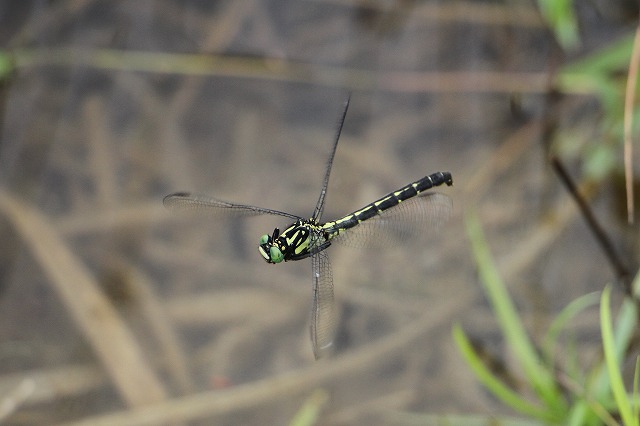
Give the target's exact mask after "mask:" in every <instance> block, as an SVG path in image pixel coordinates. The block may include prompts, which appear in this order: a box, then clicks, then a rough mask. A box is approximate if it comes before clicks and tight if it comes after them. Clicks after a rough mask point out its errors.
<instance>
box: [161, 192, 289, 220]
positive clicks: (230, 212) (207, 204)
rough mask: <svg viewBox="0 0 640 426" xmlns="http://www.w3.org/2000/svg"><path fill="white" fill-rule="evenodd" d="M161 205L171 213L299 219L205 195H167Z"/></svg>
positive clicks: (286, 214)
mask: <svg viewBox="0 0 640 426" xmlns="http://www.w3.org/2000/svg"><path fill="white" fill-rule="evenodd" d="M162 203H163V204H164V206H165V207H166V208H167V209H169V210H171V211H179V212H190V213H197V214H204V215H210V216H221V217H245V216H258V215H263V214H269V215H276V216H284V217H289V218H291V219H299V217H298V216H295V215H292V214H289V213H285V212H281V211H278V210H272V209H266V208H263V207H257V206H249V205H245V204H235V203H229V202H227V201H222V200H218V199H217V198H213V197H209V196H207V195H202V194H196V193H191V192H176V193H175V194H171V195H167V196H166V197H164V199H163V200H162Z"/></svg>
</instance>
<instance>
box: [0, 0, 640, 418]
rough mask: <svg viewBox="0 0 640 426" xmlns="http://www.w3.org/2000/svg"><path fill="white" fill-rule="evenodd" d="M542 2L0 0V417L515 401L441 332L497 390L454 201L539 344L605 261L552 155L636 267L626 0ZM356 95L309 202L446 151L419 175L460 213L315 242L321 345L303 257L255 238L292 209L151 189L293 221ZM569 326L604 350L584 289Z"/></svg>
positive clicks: (254, 414)
mask: <svg viewBox="0 0 640 426" xmlns="http://www.w3.org/2000/svg"><path fill="white" fill-rule="evenodd" d="M557 3H558V4H560V3H562V4H564V5H565V9H563V11H561V12H560V13H557V14H555V15H554V14H553V13H554V12H553V11H551V12H550V11H549V7H548V5H549V4H553V2H551V3H550V2H545V1H540V2H535V1H471V0H455V1H414V0H396V1H393V0H389V1H383V0H379V1H376V0H372V1H369V0H357V1H325V0H318V1H310V0H309V1H253V0H241V1H169V0H166V1H151V0H149V1H136V2H99V1H93V0H69V1H63V0H60V1H20V2H17V1H14V2H10V1H7V2H3V3H2V4H1V5H0V46H2V51H1V52H0V53H1V54H2V55H1V57H0V72H1V73H2V74H1V75H2V81H1V86H0V94H1V96H2V104H1V105H2V109H1V110H0V113H1V116H0V117H1V123H2V124H1V126H2V127H1V129H0V130H1V133H0V235H1V237H0V238H1V239H0V422H4V423H6V424H12V425H32V424H57V423H70V424H92V425H93V424H113V425H116V424H117V425H123V424H164V423H168V424H225V425H226V424H228V425H232V424H233V425H237V424H245V425H252V424H256V425H258V424H259V425H266V424H269V425H271V424H273V425H276V424H289V423H290V422H292V421H293V420H294V418H296V415H299V414H300V413H301V412H302V411H301V410H303V409H304V407H312V408H314V407H315V408H316V409H317V410H318V416H319V418H318V420H317V424H326V425H347V424H349V425H351V424H410V423H409V421H408V420H407V418H406V417H402V414H403V413H404V414H406V413H421V414H429V415H435V416H436V418H437V416H439V415H446V414H460V415H482V416H500V415H511V414H513V412H511V411H510V410H509V409H508V408H506V407H504V406H503V405H501V404H500V403H498V402H497V401H496V400H495V399H494V398H493V397H492V396H491V395H490V394H489V393H487V392H486V391H485V390H484V389H483V388H482V387H481V386H480V385H479V384H478V383H477V381H476V379H475V378H474V376H473V374H472V373H471V372H470V369H469V367H468V366H467V365H466V364H465V362H464V361H463V359H462V357H461V356H460V355H459V352H458V350H457V348H456V347H455V345H454V343H453V341H452V338H451V329H452V326H453V325H454V324H456V323H458V324H461V325H462V327H463V328H464V329H465V331H466V332H467V333H468V335H469V336H471V337H472V338H473V341H474V342H475V343H476V344H477V346H478V348H479V350H481V351H483V352H486V354H487V356H488V357H489V359H491V360H492V362H493V363H495V365H496V366H497V367H496V368H497V369H498V370H501V371H504V374H505V376H510V377H511V375H512V374H513V373H515V376H516V377H515V378H514V377H511V378H510V380H512V383H513V384H514V386H517V382H518V379H517V373H518V367H517V365H513V364H511V363H510V355H509V352H508V351H507V350H506V349H505V346H504V343H503V338H502V336H501V334H500V331H499V329H498V327H497V325H496V321H495V319H494V316H493V313H492V311H491V309H490V305H489V303H488V301H487V299H486V297H485V295H484V293H483V289H482V285H481V282H480V280H479V278H478V276H477V272H476V264H475V262H474V258H473V254H472V252H471V249H470V246H469V241H468V238H467V236H466V232H465V216H466V215H468V214H474V215H477V218H478V220H479V221H480V223H481V225H482V228H483V229H484V232H485V236H486V239H487V244H488V245H489V247H490V249H491V253H492V254H493V256H494V259H495V261H496V264H497V266H498V268H499V271H500V273H501V276H502V277H503V279H504V281H505V283H506V284H507V285H508V288H509V292H510V294H511V295H512V297H513V298H514V300H515V303H516V306H517V308H518V311H519V313H520V314H521V317H522V319H523V321H524V323H525V325H526V327H527V331H528V332H529V333H530V334H531V336H533V338H534V340H535V339H536V337H539V336H540V335H541V334H542V333H543V332H544V331H545V330H546V328H547V327H548V325H549V322H550V321H551V319H552V318H553V317H554V315H556V314H557V313H558V312H559V311H560V310H561V309H562V308H563V307H564V306H566V305H567V304H568V303H570V302H571V301H572V300H574V299H575V298H577V297H579V296H581V295H583V294H586V293H589V292H593V291H598V290H601V289H602V288H603V287H604V285H605V284H607V283H609V282H617V281H619V274H618V272H619V271H616V269H615V268H613V267H611V266H610V264H609V263H608V261H607V258H606V256H605V254H604V253H603V250H602V248H601V247H600V246H599V244H598V242H597V241H596V239H595V238H594V236H593V234H592V233H591V232H590V231H589V229H588V227H587V226H586V224H585V221H584V220H583V218H582V217H581V215H580V214H579V212H578V210H577V209H576V208H575V207H574V203H573V201H572V199H571V196H570V195H569V194H568V192H567V191H566V189H565V188H564V187H563V185H562V184H561V182H560V180H559V179H558V177H557V175H556V174H555V173H554V171H553V169H552V167H551V166H550V163H549V158H550V157H551V156H555V157H557V158H559V159H560V160H561V161H562V163H563V164H564V165H565V167H566V168H567V170H568V171H569V173H570V175H571V176H573V177H574V179H575V180H576V181H577V182H578V185H580V188H581V189H584V190H585V191H586V193H587V194H588V197H589V198H588V199H589V204H590V205H591V206H592V207H593V209H594V212H595V215H596V216H597V217H598V218H599V220H600V221H601V223H602V224H603V227H604V228H605V229H606V232H607V233H608V235H609V236H610V238H611V241H612V242H613V245H614V247H615V250H616V251H617V252H618V253H619V254H620V257H621V258H622V259H623V261H624V262H625V263H626V265H627V266H628V267H629V268H630V270H631V271H633V270H634V269H633V268H634V267H635V263H637V259H638V251H637V248H638V246H637V229H636V228H632V227H630V226H629V225H627V222H626V212H625V209H626V206H625V202H626V198H625V188H624V180H623V160H622V158H623V153H622V145H621V140H622V136H621V135H622V114H623V112H622V111H623V105H624V84H625V83H624V82H625V76H626V67H627V65H628V61H629V52H630V50H631V49H630V46H631V40H632V37H633V31H634V30H635V26H636V24H637V16H636V15H637V13H638V10H637V5H636V3H635V2H632V1H624V0H620V1H611V0H609V1H581V0H575V1H573V2H571V1H568V2H557ZM545 5H547V6H545ZM545 7H546V8H545ZM556 12H557V11H556ZM349 93H351V106H350V109H349V113H348V115H347V118H346V122H345V125H344V130H343V133H342V138H341V141H340V145H339V147H338V151H337V154H336V158H335V161H334V164H333V172H332V176H331V181H330V184H329V190H328V196H327V204H326V208H325V214H324V219H325V220H329V219H333V218H337V217H340V216H342V215H344V214H346V213H348V212H351V211H353V210H355V209H357V208H359V207H362V206H363V205H365V204H367V203H369V202H371V201H373V200H375V199H376V198H378V197H380V196H382V195H384V194H386V193H388V192H390V191H392V190H395V189H397V188H399V187H401V186H403V185H405V184H407V183H409V182H412V181H414V180H417V179H419V178H421V177H423V176H425V175H428V174H430V173H433V172H436V171H450V172H451V173H452V175H453V180H454V186H453V187H446V188H439V189H438V191H439V192H442V193H445V194H447V195H448V196H449V197H451V199H452V200H453V205H454V212H453V215H452V218H451V220H450V221H449V222H448V223H447V225H446V226H445V227H443V228H442V229H439V230H438V231H439V232H434V233H433V235H424V236H420V237H419V238H417V239H416V241H410V242H408V243H407V244H406V245H403V246H400V247H394V248H389V249H385V250H367V249H362V250H356V249H349V248H342V247H337V246H333V247H331V248H330V250H329V255H330V257H331V261H332V265H333V275H334V286H335V292H336V299H337V303H338V310H339V312H340V320H339V321H340V323H339V324H340V325H339V331H338V337H337V341H336V345H337V350H336V354H335V356H334V357H332V358H331V359H328V360H322V361H319V362H316V361H314V359H313V354H312V351H311V346H310V342H309V337H308V327H309V310H310V306H311V297H312V293H311V290H312V289H311V280H310V275H311V273H310V264H309V262H306V261H304V262H290V263H287V264H281V265H277V266H273V265H266V264H265V262H264V261H263V260H262V259H261V257H260V255H259V254H258V251H257V245H258V239H259V237H260V235H262V234H265V233H271V232H272V230H273V228H274V227H280V228H281V229H282V228H283V227H285V226H286V225H287V224H288V223H286V222H287V221H286V220H284V221H283V220H280V219H279V218H277V217H261V218H251V219H248V220H215V219H212V218H192V217H184V216H181V215H176V214H171V213H170V212H168V211H166V210H165V209H164V208H163V207H162V198H163V196H165V195H167V194H169V193H171V192H175V191H180V190H187V191H197V192H202V193H206V194H211V195H212V196H215V197H218V198H221V199H224V200H229V201H235V202H238V203H245V204H255V205H258V206H263V207H268V208H273V209H277V210H282V211H286V212H290V213H293V214H297V215H300V216H303V217H309V216H310V215H311V213H312V212H313V208H314V206H315V202H316V199H317V197H318V194H319V191H320V187H321V183H322V177H323V173H324V168H325V166H326V161H327V156H328V154H329V151H330V148H331V143H332V138H333V135H334V132H335V125H336V120H337V119H338V117H339V114H340V113H341V108H342V105H343V102H344V99H345V98H346V97H347V95H348V94H349ZM635 158H636V162H635V163H636V164H637V155H636V157H635ZM614 289H615V290H616V294H617V295H618V296H619V295H620V294H622V288H621V287H620V286H618V287H614ZM571 330H572V333H573V335H574V338H575V339H576V341H578V342H579V344H580V348H581V349H580V357H584V358H585V359H586V360H589V359H592V358H594V357H597V353H598V340H599V329H598V316H597V307H594V308H593V309H591V310H587V311H585V312H584V313H583V314H581V315H580V316H579V317H578V319H577V320H576V321H574V322H573V323H572V324H571ZM312 411H313V409H312ZM402 418H404V419H405V420H401V419H402ZM426 418H427V417H423V418H422V421H421V422H420V423H417V424H429V423H428V422H427V421H426V420H425V419H426ZM299 424H313V422H311V423H299Z"/></svg>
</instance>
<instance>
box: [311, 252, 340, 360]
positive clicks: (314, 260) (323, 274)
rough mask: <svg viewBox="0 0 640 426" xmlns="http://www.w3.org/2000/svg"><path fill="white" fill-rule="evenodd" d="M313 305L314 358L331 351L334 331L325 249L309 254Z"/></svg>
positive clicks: (331, 294) (333, 306)
mask: <svg viewBox="0 0 640 426" xmlns="http://www.w3.org/2000/svg"><path fill="white" fill-rule="evenodd" d="M311 271H312V274H313V277H312V278H313V306H312V308H311V344H312V345H313V354H314V356H315V357H316V359H320V358H323V357H326V356H328V355H330V354H331V353H332V352H333V349H334V348H333V339H334V337H335V333H336V325H337V322H336V307H335V301H334V300H333V272H332V271H331V263H329V256H327V252H326V251H321V252H318V253H315V254H313V255H312V256H311Z"/></svg>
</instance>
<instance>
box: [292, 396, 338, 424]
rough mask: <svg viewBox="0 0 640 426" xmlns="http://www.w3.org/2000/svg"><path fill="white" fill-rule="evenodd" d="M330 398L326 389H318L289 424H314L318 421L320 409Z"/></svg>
mask: <svg viewBox="0 0 640 426" xmlns="http://www.w3.org/2000/svg"><path fill="white" fill-rule="evenodd" d="M328 400H329V394H328V393H327V391H325V390H324V389H316V390H315V391H314V392H313V393H312V394H311V395H310V396H309V397H308V398H307V399H306V401H305V402H304V404H303V405H302V407H300V409H299V410H298V412H297V413H296V415H295V416H294V418H293V419H291V422H290V423H289V426H313V425H315V424H316V423H317V422H318V418H319V417H320V410H321V409H322V407H323V406H324V405H325V404H326V403H327V401H328Z"/></svg>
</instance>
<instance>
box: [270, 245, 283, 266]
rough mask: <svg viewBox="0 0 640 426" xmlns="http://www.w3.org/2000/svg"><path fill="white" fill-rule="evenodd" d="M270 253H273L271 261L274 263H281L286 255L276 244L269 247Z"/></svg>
mask: <svg viewBox="0 0 640 426" xmlns="http://www.w3.org/2000/svg"><path fill="white" fill-rule="evenodd" d="M269 254H270V255H271V261H272V262H273V263H280V262H282V259H284V255H283V254H282V252H281V251H280V249H279V248H278V247H276V246H271V248H270V249H269Z"/></svg>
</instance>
